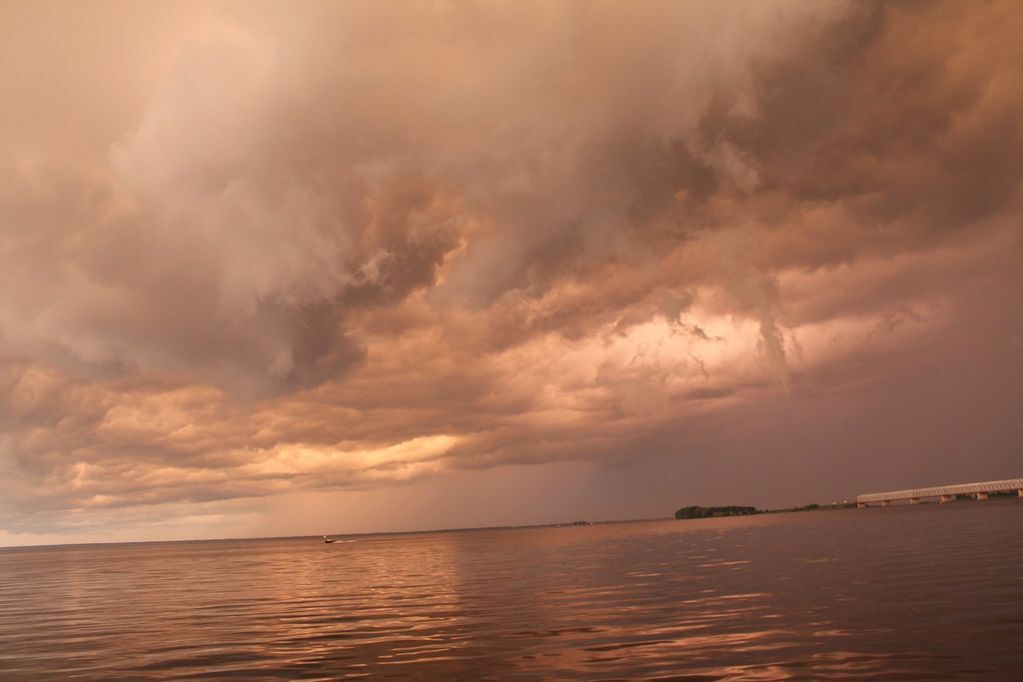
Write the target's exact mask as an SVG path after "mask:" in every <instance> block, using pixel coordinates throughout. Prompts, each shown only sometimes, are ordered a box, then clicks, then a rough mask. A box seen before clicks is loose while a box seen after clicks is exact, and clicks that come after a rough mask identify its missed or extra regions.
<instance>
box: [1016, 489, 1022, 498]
mask: <svg viewBox="0 0 1023 682" xmlns="http://www.w3.org/2000/svg"><path fill="white" fill-rule="evenodd" d="M1016 495H1017V496H1018V497H1023V488H1020V489H1019V490H1017V491H1016Z"/></svg>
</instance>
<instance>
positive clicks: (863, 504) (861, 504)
mask: <svg viewBox="0 0 1023 682" xmlns="http://www.w3.org/2000/svg"><path fill="white" fill-rule="evenodd" d="M1019 492H1020V497H1023V490H1021V491H1019ZM866 506H867V503H866V502H857V503H856V508H857V509H865V508H866Z"/></svg>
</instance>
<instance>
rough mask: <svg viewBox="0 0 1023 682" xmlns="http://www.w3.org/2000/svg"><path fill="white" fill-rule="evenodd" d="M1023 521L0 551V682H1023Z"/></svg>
mask: <svg viewBox="0 0 1023 682" xmlns="http://www.w3.org/2000/svg"><path fill="white" fill-rule="evenodd" d="M1021 531H1023V503H1021V502H1020V501H1017V500H999V501H996V500H989V501H987V502H957V503H954V504H948V505H941V506H938V505H920V506H915V507H890V508H885V509H866V510H848V511H827V512H816V513H802V514H778V515H763V516H755V517H733V518H725V519H705V520H692V521H654V522H641V523H619V524H602V525H592V526H566V527H560V528H559V527H548V528H526V529H506V530H481V531H461V532H441V533H423V534H405V535H378V536H361V537H349V538H344V539H343V541H341V542H338V543H335V544H332V545H328V544H323V543H322V542H321V541H319V540H318V539H316V538H304V539H303V538H291V539H272V540H237V541H211V542H180V543H142V544H124V545H88V546H63V547H45V548H23V549H21V548H19V549H6V550H0V678H2V679H4V680H34V679H133V680H145V679H187V678H190V677H193V678H202V679H225V678H239V679H354V678H360V677H371V678H373V679H380V678H402V677H414V678H419V679H423V678H426V679H430V678H437V679H557V678H563V679H586V680H606V679H639V678H654V679H656V678H670V679H674V680H693V681H695V680H774V679H813V680H819V679H849V678H852V679H857V678H859V679H886V680H896V679H901V680H935V679H946V680H950V679H994V680H998V679H1005V680H1010V679H1020V677H1019V676H1020V674H1021V673H1020V671H1021V670H1023V534H1021Z"/></svg>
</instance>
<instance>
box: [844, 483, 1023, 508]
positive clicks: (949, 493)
mask: <svg viewBox="0 0 1023 682" xmlns="http://www.w3.org/2000/svg"><path fill="white" fill-rule="evenodd" d="M1014 490H1015V491H1016V494H1017V496H1019V497H1023V478H1010V479H1007V480H1005V481H986V482H984V483H960V484H957V485H941V486H936V487H933V488H915V489H913V490H893V491H891V492H887V493H869V494H867V495H858V496H857V497H856V507H857V508H859V509H862V508H863V507H867V506H870V504H871V503H880V505H881V506H882V507H887V506H888V505H889V504H891V503H892V502H896V501H898V500H909V503H910V504H919V502H920V500H922V499H924V498H928V497H937V498H939V499H940V500H941V501H942V502H951V501H952V500H954V499H955V498H956V495H971V496H973V497H976V498H977V499H978V500H986V499H987V498H988V495H990V494H991V493H1000V492H1012V491H1014Z"/></svg>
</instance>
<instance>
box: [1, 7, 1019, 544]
mask: <svg viewBox="0 0 1023 682" xmlns="http://www.w3.org/2000/svg"><path fill="white" fill-rule="evenodd" d="M1021 34H1023V6H1021V5H1020V4H1019V3H1018V2H1015V1H1013V0H1007V1H1003V2H999V1H996V0H993V1H990V2H989V1H978V2H937V1H936V2H888V3H873V2H865V1H864V2H836V1H831V0H826V1H821V2H795V1H783V2H777V1H774V0H763V1H761V2H755V3H751V2H740V1H738V0H726V1H725V2H718V1H715V2H709V1H708V2H697V1H696V0H692V1H683V2H678V1H674V0H672V1H665V2H661V1H658V0H649V1H648V2H642V3H635V2H599V1H595V2H571V1H567V0H566V1H565V2H523V1H516V2H507V3H504V2H479V3H477V2H469V1H466V2H450V3H449V2H441V1H438V2H386V3H381V2H368V1H367V2H359V1H353V2H344V3H340V2H311V1H307V0H299V1H296V2H288V3H275V2H242V3H234V2H206V1H199V2H194V1H191V0H175V1H174V2H163V1H160V0H154V1H153V2H146V3H138V2H134V1H132V0H125V1H115V0H94V1H89V2H73V1H70V0H66V1H54V0H32V1H31V2H29V1H28V0H11V1H9V2H4V3H0V545H23V544H37V543H63V542H90V541H93V542H94V541H121V540H163V539H185V538H217V537H254V536H274V535H298V534H322V533H344V532H371V531H391V530H420V529H429V528H450V527H475V526H490V525H516V524H532V523H556V522H571V521H575V520H580V519H587V520H607V519H628V518H650V517H664V516H670V515H671V514H672V513H673V512H674V510H675V509H676V508H678V507H681V506H684V505H689V504H703V505H714V504H751V505H757V506H761V507H764V506H790V505H795V504H805V503H810V502H818V503H828V502H832V501H835V500H838V501H841V500H843V499H849V498H852V497H854V496H855V495H857V494H859V493H865V492H876V491H880V490H888V489H898V488H904V487H916V486H924V485H936V484H944V483H958V482H969V481H982V480H993V479H999V478H1009V477H1018V476H1020V475H1023V418H1021V415H1023V362H1021V354H1023V182H1021V181H1023V128H1021V123H1020V122H1021V121H1023V70H1021V69H1020V68H1019V67H1020V64H1023V42H1021V41H1020V40H1019V35H1021Z"/></svg>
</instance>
